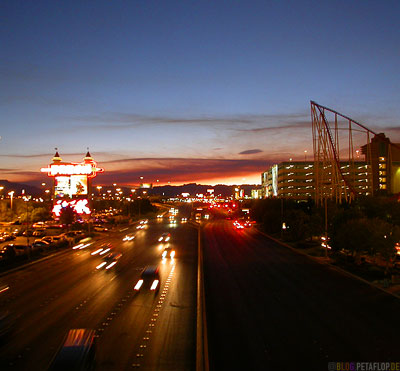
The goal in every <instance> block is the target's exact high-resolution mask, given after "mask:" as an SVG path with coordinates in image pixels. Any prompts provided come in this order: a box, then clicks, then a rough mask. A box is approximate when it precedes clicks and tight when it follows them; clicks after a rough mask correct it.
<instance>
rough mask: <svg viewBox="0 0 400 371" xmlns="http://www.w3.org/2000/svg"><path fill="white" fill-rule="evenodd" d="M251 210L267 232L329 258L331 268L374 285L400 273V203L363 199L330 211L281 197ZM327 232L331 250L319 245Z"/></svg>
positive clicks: (252, 205)
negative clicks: (399, 253) (398, 252)
mask: <svg viewBox="0 0 400 371" xmlns="http://www.w3.org/2000/svg"><path fill="white" fill-rule="evenodd" d="M247 206H248V207H249V208H250V209H251V215H252V218H253V219H254V220H255V221H256V222H257V223H258V225H259V227H260V228H261V229H262V230H263V231H264V232H266V233H268V234H270V235H272V236H275V237H277V238H281V239H282V240H284V241H285V242H287V243H289V244H291V245H292V246H293V247H296V248H299V249H302V250H303V251H305V252H307V253H309V254H310V255H314V256H325V255H329V257H330V258H331V260H332V263H333V264H338V265H340V266H342V267H345V268H346V269H348V270H351V271H353V272H355V273H357V274H359V275H361V276H363V277H364V278H366V279H369V280H372V281H374V280H380V279H385V278H387V277H388V276H390V275H391V274H397V273H398V271H397V270H398V267H399V261H398V258H399V255H397V254H396V252H397V250H396V248H395V247H396V244H397V243H399V242H400V203H399V202H398V201H397V200H396V199H391V198H388V197H360V198H358V199H356V200H355V201H353V202H351V203H342V204H335V203H333V202H330V201H329V200H328V202H327V205H326V206H327V207H326V210H325V205H321V206H318V207H317V206H316V205H315V203H314V201H313V200H309V201H307V202H295V201H293V200H289V199H277V198H275V199H263V200H253V201H250V202H249V204H248V205H247ZM325 211H326V216H327V218H326V220H325ZM325 223H326V224H325ZM325 229H327V237H328V245H329V246H330V248H329V249H328V250H326V249H325V248H323V247H322V246H321V242H323V241H322V240H321V237H324V236H325V233H326V232H325Z"/></svg>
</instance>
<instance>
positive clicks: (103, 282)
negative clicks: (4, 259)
mask: <svg viewBox="0 0 400 371" xmlns="http://www.w3.org/2000/svg"><path fill="white" fill-rule="evenodd" d="M129 232H135V235H136V238H135V239H134V240H132V241H122V238H123V237H124V236H125V235H126V234H127V233H129ZM164 232H170V233H171V239H170V241H168V244H169V245H170V246H172V247H173V248H174V249H175V251H176V256H175V259H173V260H171V259H165V260H162V259H161V253H162V249H163V246H165V244H161V243H160V242H159V241H158V238H159V237H160V235H161V234H162V233H164ZM104 242H107V243H110V244H111V245H112V246H113V249H112V250H114V251H115V252H116V253H118V254H122V256H121V257H120V259H119V260H118V262H117V264H115V265H114V266H113V267H112V268H110V269H109V270H106V269H104V268H101V269H97V268H96V267H98V266H99V265H100V264H101V262H102V257H101V256H100V255H99V254H95V255H92V254H91V253H92V252H94V251H96V249H98V248H99V246H100V245H101V243H104ZM196 257H197V230H196V229H195V228H193V227H191V226H190V225H189V224H177V225H170V224H169V223H168V222H167V220H161V221H156V220H153V221H150V222H149V223H148V224H147V226H146V227H145V229H143V230H136V228H135V226H132V227H130V229H128V230H126V229H125V228H124V230H123V231H119V230H118V229H117V230H115V231H114V232H111V233H108V234H106V235H105V236H104V237H103V239H102V240H100V241H96V242H95V243H93V244H92V245H91V246H88V247H86V248H84V249H81V250H80V249H77V250H72V249H68V250H67V251H64V252H62V253H60V254H57V255H55V256H52V257H50V258H48V259H46V260H43V261H40V262H36V263H35V264H32V265H30V266H27V267H25V268H24V269H21V270H17V271H14V272H12V273H8V274H3V275H2V277H0V282H1V283H2V284H4V285H7V286H8V287H9V289H8V290H6V291H4V292H2V293H0V309H1V310H7V311H9V313H11V314H12V315H13V316H15V318H16V321H15V328H14V331H13V333H12V334H11V335H10V337H8V338H7V339H6V340H5V341H4V342H3V344H1V346H0V360H1V365H0V369H2V370H6V369H12V370H45V369H47V367H48V366H49V364H50V362H51V360H52V358H53V357H54V355H55V354H56V353H57V351H58V349H59V347H60V346H61V345H62V343H63V339H64V337H65V335H66V334H67V332H68V330H69V329H74V328H88V329H94V330H96V336H97V352H96V367H95V369H98V370H124V369H132V368H140V369H144V370H146V369H158V370H185V369H193V368H194V364H195V351H194V349H195V324H196V322H195V321H196V317H195V316H196V311H195V309H196V274H197V270H196V269H197V260H196ZM148 265H158V266H159V267H160V278H161V287H160V290H159V291H158V292H156V293H155V292H150V291H148V290H147V291H142V290H140V291H139V292H134V290H133V288H134V286H135V284H136V282H137V281H138V279H139V278H140V277H139V276H140V273H141V271H142V269H143V268H144V267H145V266H148Z"/></svg>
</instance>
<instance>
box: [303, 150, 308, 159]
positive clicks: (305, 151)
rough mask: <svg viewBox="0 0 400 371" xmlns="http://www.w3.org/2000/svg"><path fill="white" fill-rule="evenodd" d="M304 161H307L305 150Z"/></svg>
mask: <svg viewBox="0 0 400 371" xmlns="http://www.w3.org/2000/svg"><path fill="white" fill-rule="evenodd" d="M304 161H307V150H306V149H305V150H304Z"/></svg>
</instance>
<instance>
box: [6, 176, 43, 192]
mask: <svg viewBox="0 0 400 371" xmlns="http://www.w3.org/2000/svg"><path fill="white" fill-rule="evenodd" d="M0 187H4V189H3V190H2V191H1V192H0V195H6V194H7V193H8V192H10V191H15V195H16V196H18V195H21V193H22V190H25V193H26V194H28V195H32V196H40V195H41V194H42V193H43V191H42V190H41V189H40V188H38V187H35V186H32V185H29V184H23V183H15V182H9V181H8V180H5V179H0Z"/></svg>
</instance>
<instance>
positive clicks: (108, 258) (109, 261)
mask: <svg viewBox="0 0 400 371" xmlns="http://www.w3.org/2000/svg"><path fill="white" fill-rule="evenodd" d="M121 256H122V254H119V253H116V252H110V253H108V254H107V255H104V257H103V261H102V262H101V263H100V264H99V265H98V266H97V267H96V269H102V268H105V269H106V270H108V269H110V268H112V267H113V266H114V265H115V264H117V262H118V260H119V259H120V258H121Z"/></svg>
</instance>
